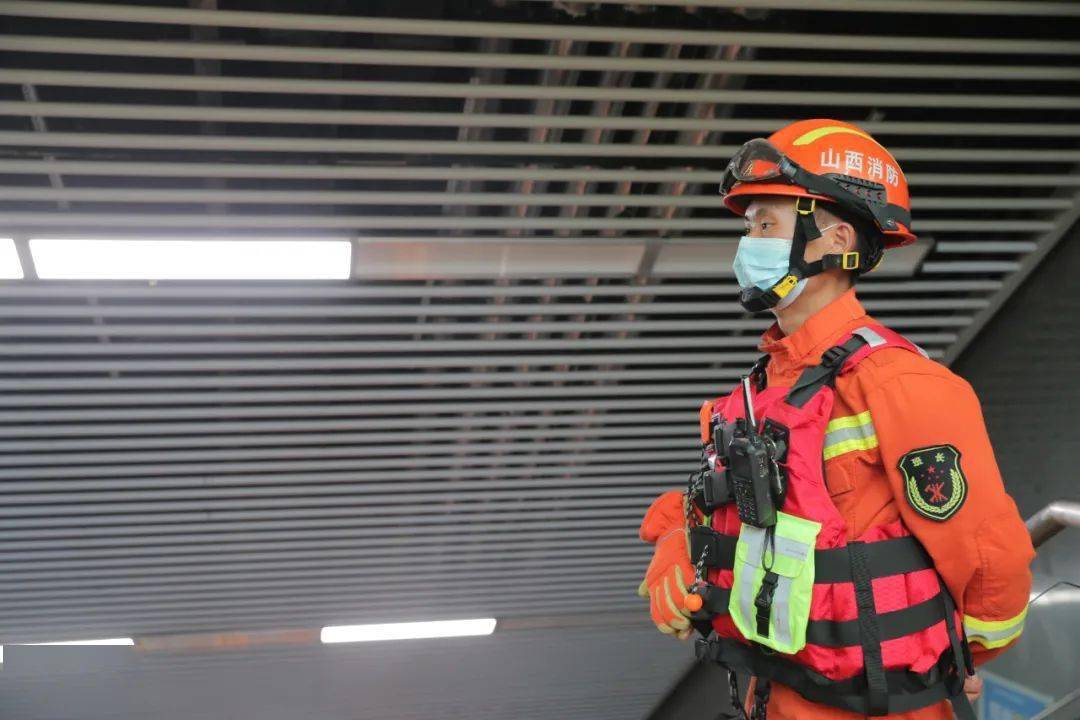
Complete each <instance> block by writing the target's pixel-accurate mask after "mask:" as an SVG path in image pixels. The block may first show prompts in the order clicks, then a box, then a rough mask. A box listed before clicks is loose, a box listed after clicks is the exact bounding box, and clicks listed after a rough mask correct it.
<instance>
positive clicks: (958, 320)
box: [0, 249, 1001, 405]
mask: <svg viewBox="0 0 1080 720" xmlns="http://www.w3.org/2000/svg"><path fill="white" fill-rule="evenodd" d="M987 252H1001V251H1000V250H993V249H991V250H989V251H987ZM972 262H979V261H972ZM994 262H996V261H994ZM954 264H957V265H960V266H961V268H960V271H962V266H963V265H964V263H963V262H956V263H954ZM943 265H945V264H944V263H943ZM939 309H950V308H939ZM522 314H524V313H522ZM560 314H561V313H560ZM0 315H2V313H0ZM418 315H420V314H419V313H418ZM969 322H970V318H968V317H965V316H959V315H921V316H917V317H891V318H889V324H890V325H892V326H893V327H897V328H916V327H962V326H964V325H967V324H968V323H969ZM770 324H771V323H768V322H761V321H757V320H709V319H702V320H621V321H620V320H594V319H588V320H584V321H581V322H572V321H569V320H554V321H549V322H521V321H519V322H509V323H496V322H483V321H480V320H478V321H475V322H467V323H459V322H446V323H428V322H418V323H410V322H398V323H318V322H313V323H309V324H304V323H246V322H245V323H235V324H232V325H231V326H230V325H229V324H223V325H207V324H206V323H147V324H137V325H135V324H130V325H129V324H124V325H99V324H95V325H80V324H63V325H61V324H49V325H44V326H43V325H26V324H6V323H0V333H2V334H3V335H4V337H5V338H8V339H14V338H35V339H36V338H44V337H56V338H64V339H68V338H71V339H75V338H86V337H93V338H102V337H112V338H138V339H140V341H141V340H143V339H147V338H153V339H155V340H156V339H175V338H181V337H184V338H198V339H199V340H202V339H204V338H206V337H207V336H211V337H228V338H229V339H230V340H232V339H238V338H245V337H256V338H265V337H274V336H276V337H285V336H293V337H301V338H302V337H306V336H312V335H314V336H320V337H321V336H332V335H345V336H353V337H359V336H366V335H378V336H380V337H387V336H398V335H407V336H423V337H432V336H443V335H479V334H491V335H517V334H519V333H529V332H541V333H570V332H583V333H584V332H588V333H614V332H637V333H652V332H665V333H702V334H704V333H706V332H708V331H710V330H755V331H764V330H766V329H767V328H768V327H769V325H770ZM500 375H501V374H500ZM488 379H489V380H494V379H497V378H495V377H494V376H490V375H489V377H488ZM571 379H572V378H571ZM460 381H461V380H460V379H459V380H456V381H454V380H451V382H460ZM414 382H418V383H419V384H424V385H427V384H430V381H429V380H428V379H427V378H424V377H417V378H415V379H414ZM399 383H400V379H399ZM356 384H363V383H362V382H360V383H356ZM409 384H413V382H410V383H409ZM316 395H318V393H316ZM13 399H14V396H9V397H0V405H4V404H8V401H9V400H13ZM221 399H222V401H225V400H226V398H225V397H222V398H221ZM11 404H19V403H11Z"/></svg>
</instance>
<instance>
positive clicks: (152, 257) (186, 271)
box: [12, 238, 352, 280]
mask: <svg viewBox="0 0 1080 720" xmlns="http://www.w3.org/2000/svg"><path fill="white" fill-rule="evenodd" d="M12 249H13V250H14V246H13V247H12ZM30 252H31V254H32V256H33V258H34V267H35V268H36V270H37V274H38V277H40V278H42V279H47V280H344V279H347V278H348V277H349V272H350V266H351V261H352V243H350V242H349V241H348V240H318V239H296V240H235V239H207V240H185V239H178V238H172V239H166V238H162V239H155V240H104V239H101V240H93V239H88V240H76V239H66V238H35V239H32V240H30ZM16 259H17V258H16Z"/></svg>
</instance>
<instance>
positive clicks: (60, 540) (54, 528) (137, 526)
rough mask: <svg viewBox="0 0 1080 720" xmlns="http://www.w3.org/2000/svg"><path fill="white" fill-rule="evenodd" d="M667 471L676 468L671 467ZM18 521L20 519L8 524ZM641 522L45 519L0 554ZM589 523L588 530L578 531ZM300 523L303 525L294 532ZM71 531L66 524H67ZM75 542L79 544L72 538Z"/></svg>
mask: <svg viewBox="0 0 1080 720" xmlns="http://www.w3.org/2000/svg"><path fill="white" fill-rule="evenodd" d="M685 467H686V466H685V464H684V465H682V472H685ZM668 471H669V472H671V473H677V472H679V470H675V469H674V468H668ZM88 520H93V518H92V517H83V518H79V522H80V523H82V522H85V521H88ZM11 522H18V521H14V520H13V521H11ZM640 522H641V513H640V512H639V513H638V515H637V517H636V518H630V517H627V518H618V519H614V518H607V517H604V518H601V519H594V520H591V521H590V522H589V523H588V525H587V526H583V524H582V523H581V521H580V520H577V519H575V520H574V521H573V522H562V521H557V520H556V521H551V520H544V521H533V520H532V519H531V518H525V519H523V520H521V522H520V523H519V522H518V521H517V520H515V521H514V523H511V524H508V523H507V522H506V521H505V518H503V520H502V521H501V522H495V523H487V522H485V523H470V524H469V528H468V532H467V533H463V532H462V529H461V528H460V527H458V528H456V529H454V531H453V532H448V531H447V527H445V526H444V525H443V524H439V525H434V524H432V525H428V524H426V523H419V524H416V523H412V524H409V525H401V526H389V527H367V526H364V527H357V526H356V523H351V522H349V519H348V518H347V517H339V518H307V519H304V520H290V519H280V518H278V519H274V520H229V521H224V520H205V519H203V520H201V521H200V520H190V519H187V520H185V519H180V520H179V521H177V522H174V523H157V524H154V523H152V522H143V523H129V524H125V525H122V526H121V525H116V526H111V527H110V526H100V527H98V526H91V525H87V526H84V527H80V528H79V530H80V532H79V533H78V534H74V533H71V532H62V529H63V528H64V526H63V525H58V524H56V523H42V525H41V526H40V527H38V526H31V528H33V529H31V530H29V531H27V532H14V531H13V532H12V533H11V534H10V537H11V538H12V539H10V540H9V539H7V538H8V537H9V534H8V533H7V532H5V533H4V535H3V536H4V538H5V540H4V552H3V553H2V555H0V557H2V558H3V561H4V563H5V567H7V563H14V562H16V561H31V562H36V561H41V560H48V559H54V560H55V559H81V560H86V561H88V560H90V559H92V558H97V559H101V558H116V559H118V561H120V562H121V563H124V562H130V563H134V562H137V558H138V557H144V558H147V557H154V558H159V559H160V557H164V556H172V555H183V554H187V553H190V552H191V547H190V546H191V545H203V546H206V547H213V548H215V549H218V550H220V549H221V548H222V547H224V546H226V545H227V546H228V547H230V548H231V547H233V543H240V542H251V543H255V544H261V543H264V542H273V541H281V540H287V539H294V540H319V541H321V542H331V541H342V540H345V539H347V540H348V541H349V542H351V543H356V542H362V544H364V545H365V546H366V545H368V544H370V543H372V542H375V543H383V544H402V543H403V542H404V541H407V540H414V541H417V542H427V543H439V544H440V545H443V544H446V545H449V546H450V548H448V550H450V551H452V548H453V546H455V545H456V544H459V543H462V542H468V543H480V544H487V545H489V546H494V545H497V544H500V543H501V542H502V541H503V540H506V539H510V540H516V541H525V540H538V539H543V538H551V537H553V536H556V535H558V536H560V537H563V538H564V539H567V540H570V539H575V540H576V541H577V542H578V543H579V544H580V545H581V546H582V547H585V546H588V545H589V544H590V543H591V542H593V541H597V542H599V543H600V544H602V545H611V544H612V542H615V543H618V542H631V541H632V540H633V537H634V533H635V532H636V531H637V529H638V526H639V525H640ZM583 527H586V529H582V528H583ZM296 528H300V529H296ZM68 529H70V525H69V526H68ZM73 538H75V539H77V546H73V545H72V539H73Z"/></svg>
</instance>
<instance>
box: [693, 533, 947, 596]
mask: <svg viewBox="0 0 1080 720" xmlns="http://www.w3.org/2000/svg"><path fill="white" fill-rule="evenodd" d="M738 541H739V538H738V537H736V536H734V535H724V534H723V533H719V532H717V531H716V530H713V529H712V528H711V527H708V526H707V525H696V526H694V527H692V528H690V557H692V558H694V561H695V562H697V558H700V557H701V553H702V552H703V550H704V548H705V546H706V545H707V546H708V548H709V551H708V554H707V555H706V556H705V563H704V566H705V567H708V568H726V569H728V570H730V569H732V567H733V566H734V564H735V545H736V544H737V543H738ZM863 552H864V553H865V554H866V557H867V561H868V563H869V565H870V577H873V578H880V577H888V576H890V575H903V574H905V573H912V572H916V571H918V570H928V569H930V568H932V567H934V562H933V560H931V558H930V556H929V555H928V554H927V552H926V550H925V549H923V546H922V545H921V544H920V543H919V541H918V540H916V539H915V537H914V536H913V535H905V536H903V537H898V538H892V539H890V540H881V541H878V542H871V543H864V544H863ZM814 582H815V583H816V584H824V583H849V582H852V577H851V559H850V558H849V557H848V548H847V547H840V548H834V549H832V550H817V551H815V553H814Z"/></svg>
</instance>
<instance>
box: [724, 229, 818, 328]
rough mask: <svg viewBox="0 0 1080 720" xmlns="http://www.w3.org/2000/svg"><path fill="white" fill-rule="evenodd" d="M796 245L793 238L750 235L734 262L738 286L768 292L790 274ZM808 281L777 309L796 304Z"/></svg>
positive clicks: (740, 243) (796, 287)
mask: <svg viewBox="0 0 1080 720" xmlns="http://www.w3.org/2000/svg"><path fill="white" fill-rule="evenodd" d="M837 225H839V223H833V224H832V225H830V226H829V227H826V228H822V229H821V232H825V231H826V230H828V229H830V228H834V227H836V226H837ZM793 242H794V241H793V240H792V239H791V238H759V237H750V236H749V235H743V236H742V237H741V238H739V249H738V250H737V251H736V252H735V262H734V263H733V264H732V268H733V269H734V270H735V278H736V279H737V280H738V281H739V285H740V286H741V287H743V288H745V289H750V288H752V287H756V288H758V289H760V290H768V289H769V288H771V287H772V286H773V285H775V284H776V283H778V282H780V281H781V280H783V279H784V277H785V276H786V275H787V274H788V269H789V266H790V263H789V261H790V259H791V246H792V244H793ZM808 279H809V278H803V279H802V280H800V281H799V283H798V285H796V286H795V287H794V288H793V289H792V290H791V292H789V293H788V294H787V295H786V296H784V298H783V299H782V300H781V301H780V303H779V304H778V305H777V307H779V308H783V307H786V306H788V305H790V304H791V303H792V302H794V301H795V298H796V297H798V296H799V294H800V293H802V291H803V288H805V287H806V283H807V280H808Z"/></svg>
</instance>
